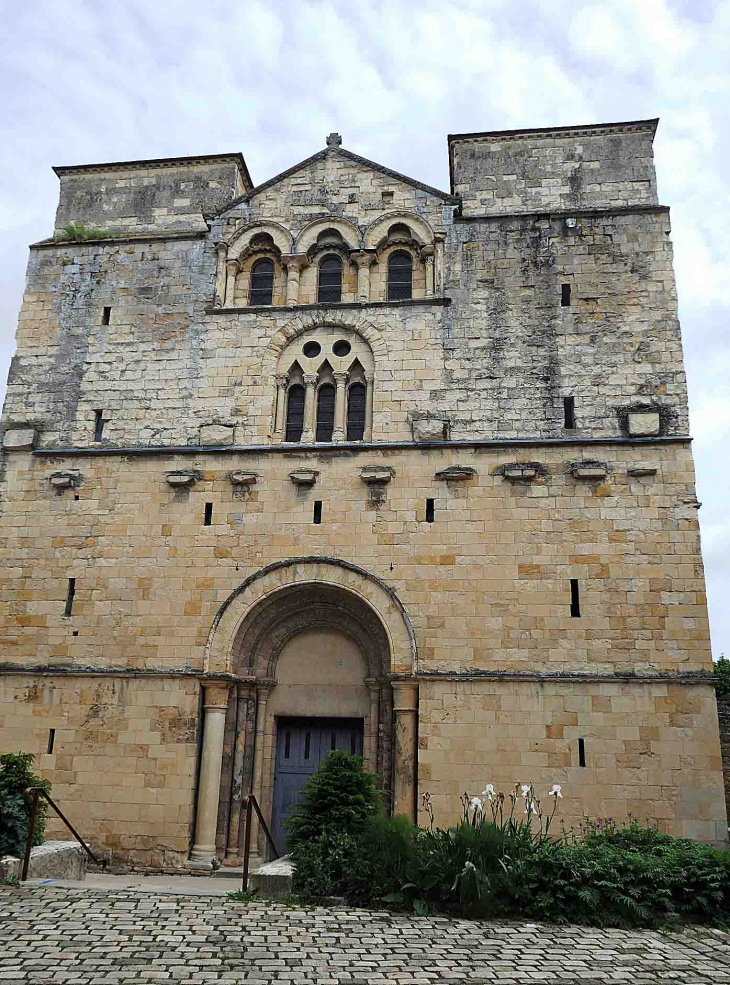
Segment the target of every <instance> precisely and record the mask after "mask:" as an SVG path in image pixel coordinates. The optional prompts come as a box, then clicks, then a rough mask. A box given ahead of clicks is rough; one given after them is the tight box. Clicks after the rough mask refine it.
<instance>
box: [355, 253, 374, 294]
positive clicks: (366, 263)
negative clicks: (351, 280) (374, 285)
mask: <svg viewBox="0 0 730 985" xmlns="http://www.w3.org/2000/svg"><path fill="white" fill-rule="evenodd" d="M350 256H351V259H352V260H353V261H354V262H355V264H356V265H357V300H358V301H369V300H370V268H371V266H372V265H373V263H374V262H375V253H374V252H373V253H368V252H366V251H365V250H359V251H357V252H354V253H351V254H350Z"/></svg>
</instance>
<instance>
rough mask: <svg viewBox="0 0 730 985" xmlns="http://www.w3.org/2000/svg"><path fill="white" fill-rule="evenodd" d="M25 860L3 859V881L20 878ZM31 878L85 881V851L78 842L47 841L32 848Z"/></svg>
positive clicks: (0, 871)
mask: <svg viewBox="0 0 730 985" xmlns="http://www.w3.org/2000/svg"><path fill="white" fill-rule="evenodd" d="M22 870H23V860H22V859H20V858H15V856H13V855H6V856H5V857H4V858H0V882H3V881H4V880H7V879H8V877H12V876H15V878H16V879H20V875H21V872H22ZM28 879H29V880H30V879H76V880H81V881H83V880H84V879H86V852H85V851H84V850H83V848H82V847H81V845H79V843H78V842H77V841H46V842H44V843H43V844H42V845H37V846H36V847H35V848H32V849H31V852H30V862H29V864H28Z"/></svg>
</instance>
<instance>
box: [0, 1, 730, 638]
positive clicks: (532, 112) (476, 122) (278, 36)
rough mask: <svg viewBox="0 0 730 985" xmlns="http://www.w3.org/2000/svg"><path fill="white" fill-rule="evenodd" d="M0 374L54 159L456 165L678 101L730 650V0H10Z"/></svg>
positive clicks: (667, 171)
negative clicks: (491, 141) (336, 156)
mask: <svg viewBox="0 0 730 985" xmlns="http://www.w3.org/2000/svg"><path fill="white" fill-rule="evenodd" d="M0 37H2V38H3V59H2V64H0V84H1V87H2V93H3V99H2V102H1V104H0V119H1V120H2V141H0V155H1V157H2V168H3V180H2V181H1V182H0V377H1V378H2V379H3V380H4V378H5V375H6V372H7V363H8V361H9V359H10V356H11V354H12V350H13V336H14V333H15V324H16V318H17V310H18V307H19V304H20V299H21V294H22V291H23V282H24V275H25V265H26V259H27V251H26V247H27V244H28V243H31V242H33V241H35V240H38V239H41V238H42V237H45V236H47V235H49V233H50V232H51V231H52V227H53V215H54V211H55V207H56V203H57V191H58V189H57V179H56V177H55V175H54V174H53V172H52V171H51V166H52V165H54V164H84V163H91V162H98V161H120V160H128V159H134V158H145V157H147V158H150V157H166V156H177V155H183V154H201V153H202V154H213V153H219V152H230V151H242V152H243V154H244V156H245V158H246V161H247V163H248V166H249V170H250V171H251V175H252V177H253V180H254V182H256V183H257V184H258V183H260V182H262V181H265V180H266V179H267V178H269V177H271V176H272V175H274V174H276V173H277V172H279V171H281V170H283V169H284V168H286V167H289V166H290V165H291V164H294V163H296V162H297V161H299V160H301V159H302V158H304V157H306V156H308V155H309V154H312V153H314V152H315V151H317V150H319V149H320V148H321V147H323V146H324V140H325V135H326V134H327V133H329V132H330V131H332V130H338V131H339V132H340V133H341V134H342V135H343V144H344V146H345V147H346V148H348V149H349V150H352V151H355V152H356V153H359V154H362V155H364V156H366V157H369V158H373V159H375V160H377V161H379V162H380V163H382V164H385V165H387V166H389V167H392V168H394V169H396V170H398V171H402V172H405V173H406V174H410V175H412V176H413V177H416V178H419V179H420V180H422V181H425V182H428V183H429V184H433V185H436V186H437V187H439V188H447V187H448V161H447V154H446V134H447V133H459V132H469V131H475V130H493V129H507V128H513V127H533V126H534V127H544V126H554V125H558V124H582V123H602V122H607V121H615V120H636V119H643V118H647V117H653V116H659V117H661V122H660V126H659V132H658V134H657V138H656V142H655V145H654V146H655V152H656V164H657V170H658V176H659V197H660V201H661V202H662V203H663V204H666V205H670V206H671V208H672V229H673V233H672V235H673V241H674V246H675V258H676V271H677V278H678V285H679V298H680V316H681V318H682V326H683V332H684V346H685V356H686V362H687V374H688V378H689V391H690V403H691V410H692V415H691V419H692V432H693V434H694V437H695V444H694V452H695V458H696V462H697V473H698V493H699V498H700V500H702V503H703V507H702V510H701V513H700V518H701V523H702V535H703V545H704V555H705V564H706V570H707V580H708V588H709V598H710V621H711V625H712V636H713V651H714V655H715V657H719V655H720V653H721V652H723V651H724V652H725V653H726V654H727V655H728V656H730V615H729V614H728V606H727V600H728V595H729V591H728V590H729V589H730V509H728V485H729V484H730V465H728V460H727V458H728V448H729V445H730V389H729V388H728V384H727V380H728V377H730V339H729V335H728V313H729V309H730V232H729V230H730V192H729V190H728V189H729V187H730V186H729V185H728V165H727V162H728V160H730V129H729V128H728V122H729V118H730V111H729V109H728V92H730V54H729V52H730V43H729V42H730V0H718V2H714V0H676V2H670V0H605V2H604V3H590V2H588V3H584V2H581V0H460V2H454V3H448V2H447V0H439V2H430V0H418V2H414V0H386V2H381V0H367V2H366V3H352V2H347V3H344V2H337V0H330V2H314V0H296V2H293V0H268V2H264V3H262V2H259V0H245V2H242V3H231V2H230V0H226V2H219V0H206V2H205V3H200V2H193V0H153V2H149V0H117V2H115V3H111V2H108V0H101V2H100V0H63V2H62V3H58V0H26V2H25V3H13V2H12V0H5V2H4V3H0Z"/></svg>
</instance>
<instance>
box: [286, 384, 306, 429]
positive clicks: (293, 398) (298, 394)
mask: <svg viewBox="0 0 730 985" xmlns="http://www.w3.org/2000/svg"><path fill="white" fill-rule="evenodd" d="M303 430H304V387H303V386H301V385H300V384H299V383H295V384H294V386H290V387H289V393H288V394H287V401H286V440H287V441H301V440H302V431H303Z"/></svg>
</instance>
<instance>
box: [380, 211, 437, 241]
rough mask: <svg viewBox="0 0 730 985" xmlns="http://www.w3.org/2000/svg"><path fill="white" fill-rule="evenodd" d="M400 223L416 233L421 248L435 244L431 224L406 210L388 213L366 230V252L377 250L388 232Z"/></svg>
mask: <svg viewBox="0 0 730 985" xmlns="http://www.w3.org/2000/svg"><path fill="white" fill-rule="evenodd" d="M398 222H403V223H405V224H406V225H407V226H408V227H409V228H410V229H411V230H412V232H413V233H414V235H415V238H416V242H417V243H418V245H419V246H430V245H431V244H432V243H433V242H434V231H433V228H432V227H431V225H430V223H428V222H426V220H425V219H423V218H421V216H419V215H416V213H415V212H408V211H406V210H405V209H403V210H399V211H397V212H388V213H387V215H383V216H380V218H379V219H376V220H375V221H374V222H371V223H370V225H369V226H368V227H367V229H366V230H365V235H364V237H363V246H364V248H365V249H366V250H373V249H375V248H376V247H377V246H378V245H379V244H380V242H381V241H382V240H384V239H385V238H386V237H387V235H388V230H389V229H390V227H391V226H392V225H395V224H396V223H398Z"/></svg>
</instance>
